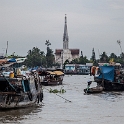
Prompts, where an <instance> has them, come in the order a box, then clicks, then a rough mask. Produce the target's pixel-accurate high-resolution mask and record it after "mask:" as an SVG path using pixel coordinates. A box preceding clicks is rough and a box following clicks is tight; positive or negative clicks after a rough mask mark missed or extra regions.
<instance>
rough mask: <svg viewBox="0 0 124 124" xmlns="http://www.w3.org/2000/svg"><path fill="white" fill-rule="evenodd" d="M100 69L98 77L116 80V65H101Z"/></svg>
mask: <svg viewBox="0 0 124 124" xmlns="http://www.w3.org/2000/svg"><path fill="white" fill-rule="evenodd" d="M100 70H101V74H100V75H99V76H98V77H97V78H100V79H102V78H103V79H106V80H108V81H111V82H113V81H114V66H100Z"/></svg>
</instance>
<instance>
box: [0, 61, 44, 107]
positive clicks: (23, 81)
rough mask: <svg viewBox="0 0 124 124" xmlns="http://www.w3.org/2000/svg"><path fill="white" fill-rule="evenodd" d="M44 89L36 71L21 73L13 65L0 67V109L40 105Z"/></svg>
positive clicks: (7, 64)
mask: <svg viewBox="0 0 124 124" xmlns="http://www.w3.org/2000/svg"><path fill="white" fill-rule="evenodd" d="M42 100H43V89H42V85H41V84H40V81H39V75H38V73H37V72H36V71H33V72H26V71H25V74H24V72H23V74H22V73H21V70H20V69H19V68H16V69H14V68H13V63H6V64H1V66H0V109H11V108H12V109H14V108H22V107H29V106H34V105H38V104H39V103H40V102H42Z"/></svg>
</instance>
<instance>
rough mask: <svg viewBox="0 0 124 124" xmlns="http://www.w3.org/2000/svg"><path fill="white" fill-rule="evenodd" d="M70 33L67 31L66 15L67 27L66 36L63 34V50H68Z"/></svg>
mask: <svg viewBox="0 0 124 124" xmlns="http://www.w3.org/2000/svg"><path fill="white" fill-rule="evenodd" d="M68 42H69V38H68V31H67V17H66V14H65V26H64V34H63V49H68Z"/></svg>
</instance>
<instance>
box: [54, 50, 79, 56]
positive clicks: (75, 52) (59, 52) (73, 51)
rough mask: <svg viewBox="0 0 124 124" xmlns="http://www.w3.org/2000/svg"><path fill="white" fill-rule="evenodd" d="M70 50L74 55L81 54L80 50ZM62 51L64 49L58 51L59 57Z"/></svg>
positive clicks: (56, 51)
mask: <svg viewBox="0 0 124 124" xmlns="http://www.w3.org/2000/svg"><path fill="white" fill-rule="evenodd" d="M69 50H70V51H71V54H72V55H76V54H79V51H80V50H79V49H69ZM62 51H63V49H56V50H55V54H56V55H59V54H61V52H62Z"/></svg>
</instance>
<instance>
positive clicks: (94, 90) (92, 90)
mask: <svg viewBox="0 0 124 124" xmlns="http://www.w3.org/2000/svg"><path fill="white" fill-rule="evenodd" d="M102 91H103V87H101V86H96V87H92V88H86V89H84V92H85V93H101V92H102Z"/></svg>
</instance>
